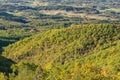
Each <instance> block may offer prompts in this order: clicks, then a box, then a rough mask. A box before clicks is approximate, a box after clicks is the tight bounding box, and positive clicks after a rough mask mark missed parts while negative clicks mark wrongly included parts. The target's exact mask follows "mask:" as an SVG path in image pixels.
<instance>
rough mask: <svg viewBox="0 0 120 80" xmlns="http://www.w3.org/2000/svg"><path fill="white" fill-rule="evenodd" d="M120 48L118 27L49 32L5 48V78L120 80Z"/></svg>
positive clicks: (119, 30) (93, 26) (67, 29)
mask: <svg viewBox="0 0 120 80" xmlns="http://www.w3.org/2000/svg"><path fill="white" fill-rule="evenodd" d="M119 48H120V29H119V27H118V26H117V25H109V24H96V25H95V24H86V25H76V26H71V27H69V28H62V29H54V30H48V31H46V32H43V33H38V34H36V35H34V36H31V37H28V38H25V39H23V40H21V41H18V42H16V43H13V44H11V45H9V46H8V47H5V48H4V51H3V53H2V56H1V57H3V58H1V62H2V65H1V70H2V72H4V74H3V73H1V78H2V80H3V79H7V78H9V79H11V80H51V79H52V80H66V79H70V80H78V79H80V80H83V79H84V80H86V79H89V80H94V79H95V80H99V79H100V80H101V79H103V80H119V79H120V68H119V66H120V64H119V63H120V58H119V56H120V54H119V53H120V50H119ZM4 58H7V59H10V60H7V59H5V60H4ZM3 61H5V62H3ZM3 64H4V65H3ZM7 65H8V66H7ZM10 65H12V66H11V67H10ZM4 66H6V67H4ZM6 69H7V70H6ZM5 75H8V76H5Z"/></svg>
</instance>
